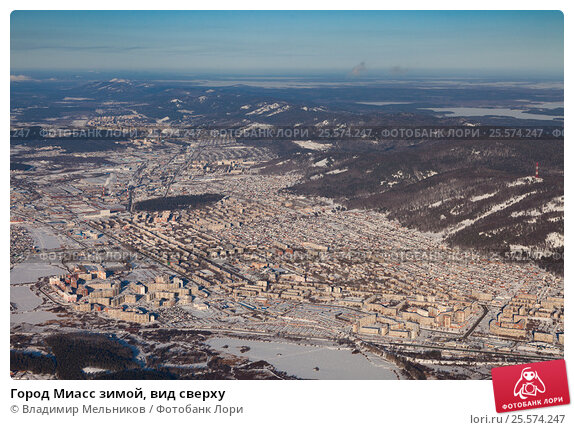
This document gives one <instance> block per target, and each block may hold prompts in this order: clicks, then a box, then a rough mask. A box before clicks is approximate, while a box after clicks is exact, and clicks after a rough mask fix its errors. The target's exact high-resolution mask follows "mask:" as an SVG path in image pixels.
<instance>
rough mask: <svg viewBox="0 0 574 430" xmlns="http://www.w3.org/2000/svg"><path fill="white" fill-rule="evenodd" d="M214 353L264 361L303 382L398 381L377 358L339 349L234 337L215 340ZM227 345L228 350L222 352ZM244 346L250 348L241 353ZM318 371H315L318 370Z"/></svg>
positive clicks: (209, 340) (383, 362)
mask: <svg viewBox="0 0 574 430" xmlns="http://www.w3.org/2000/svg"><path fill="white" fill-rule="evenodd" d="M206 343H207V344H208V345H209V346H211V347H212V348H213V349H215V350H217V351H220V352H223V353H228V354H232V355H235V356H243V357H247V358H249V359H250V360H252V361H257V360H265V361H267V362H268V363H270V364H272V365H273V366H275V368H276V369H278V370H280V371H283V372H286V373H288V374H289V375H293V376H297V377H299V378H304V379H398V378H397V375H396V374H395V373H394V372H393V369H396V367H395V366H394V365H393V364H391V363H389V362H387V361H385V360H383V359H382V358H380V357H378V356H376V355H371V354H370V355H368V356H365V355H363V354H352V353H351V350H350V349H343V348H341V349H337V348H338V347H337V346H322V347H319V346H309V345H297V344H294V343H284V342H277V341H273V342H264V341H258V340H243V339H236V338H231V337H215V338H211V339H208V340H207V342H206ZM224 345H227V346H228V348H223V346H224ZM242 346H248V347H249V348H251V349H250V350H249V351H246V352H244V353H242V352H241V351H240V350H239V349H240V348H241V347H242ZM316 367H317V368H319V370H314V369H315V368H316Z"/></svg>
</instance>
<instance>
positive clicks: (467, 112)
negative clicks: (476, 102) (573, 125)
mask: <svg viewBox="0 0 574 430" xmlns="http://www.w3.org/2000/svg"><path fill="white" fill-rule="evenodd" d="M420 109H424V110H431V111H433V112H435V113H444V116H448V117H450V116H489V115H493V116H509V117H512V118H518V119H536V120H547V121H550V120H552V119H554V118H563V117H562V116H559V115H542V114H534V113H527V112H523V111H522V110H520V109H508V108H469V107H449V108H420Z"/></svg>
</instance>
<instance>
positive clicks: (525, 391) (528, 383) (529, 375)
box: [514, 367, 546, 400]
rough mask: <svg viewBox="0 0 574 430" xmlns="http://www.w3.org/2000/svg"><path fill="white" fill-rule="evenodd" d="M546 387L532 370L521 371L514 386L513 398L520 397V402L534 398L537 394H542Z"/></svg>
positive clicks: (526, 368) (527, 368) (528, 368)
mask: <svg viewBox="0 0 574 430" xmlns="http://www.w3.org/2000/svg"><path fill="white" fill-rule="evenodd" d="M545 391H546V387H545V386H544V382H542V379H540V377H539V376H538V372H536V371H535V370H532V369H531V368H530V367H525V368H524V369H522V373H521V374H520V378H519V379H518V381H517V382H516V385H515V386H514V396H515V397H520V398H521V399H522V400H525V399H527V398H528V397H536V395H538V393H544V392H545Z"/></svg>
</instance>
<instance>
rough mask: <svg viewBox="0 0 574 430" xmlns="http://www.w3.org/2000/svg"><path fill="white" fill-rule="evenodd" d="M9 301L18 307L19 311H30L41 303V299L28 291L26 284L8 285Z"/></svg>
mask: <svg viewBox="0 0 574 430" xmlns="http://www.w3.org/2000/svg"><path fill="white" fill-rule="evenodd" d="M10 302H12V303H14V304H15V305H16V306H17V307H18V311H19V312H27V311H31V310H32V309H34V308H35V307H37V306H39V305H41V304H42V299H40V297H38V296H37V295H36V294H34V293H33V292H32V291H30V287H29V286H28V285H21V286H14V285H11V286H10Z"/></svg>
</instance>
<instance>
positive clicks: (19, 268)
mask: <svg viewBox="0 0 574 430" xmlns="http://www.w3.org/2000/svg"><path fill="white" fill-rule="evenodd" d="M64 273H66V271H65V270H64V269H62V268H61V267H57V266H53V265H51V264H48V263H42V262H23V263H20V264H16V265H15V266H14V267H13V268H12V270H10V284H29V283H32V282H36V281H37V280H38V279H40V278H42V277H44V276H52V275H61V274H64Z"/></svg>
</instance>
